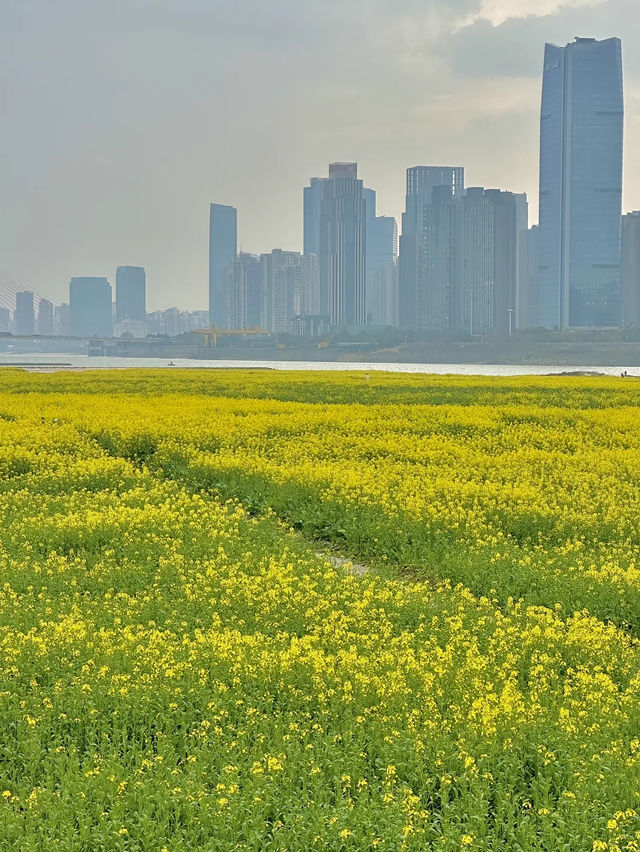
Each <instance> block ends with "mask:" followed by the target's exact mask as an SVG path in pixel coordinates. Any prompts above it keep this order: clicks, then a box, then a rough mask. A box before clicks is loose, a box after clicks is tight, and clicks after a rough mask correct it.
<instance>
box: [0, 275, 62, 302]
mask: <svg viewBox="0 0 640 852" xmlns="http://www.w3.org/2000/svg"><path fill="white" fill-rule="evenodd" d="M18 293H33V307H34V310H36V311H37V309H38V306H39V304H40V302H41V301H43V300H44V299H45V298H46V297H45V296H42V295H41V294H40V293H38V292H37V291H36V290H34V289H33V287H31V286H29V284H26V283H25V282H24V281H21V280H20V279H19V278H16V277H15V276H13V275H10V274H9V273H7V272H3V271H2V270H1V269H0V308H8V309H9V310H10V311H15V309H16V297H17V295H18ZM47 301H49V302H50V301H51V299H47Z"/></svg>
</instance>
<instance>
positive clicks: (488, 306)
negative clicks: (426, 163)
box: [450, 187, 518, 336]
mask: <svg viewBox="0 0 640 852" xmlns="http://www.w3.org/2000/svg"><path fill="white" fill-rule="evenodd" d="M454 204H455V224H454V274H453V287H452V311H451V326H450V327H452V328H456V329H459V330H462V331H465V332H466V333H468V334H471V335H472V336H475V335H485V334H487V333H488V332H498V333H500V334H502V335H504V336H506V335H507V334H509V333H510V332H511V331H512V330H513V329H515V327H516V321H515V313H516V308H515V306H516V286H517V276H518V202H517V200H516V197H515V195H514V193H512V192H501V191H500V190H497V189H483V188H482V187H474V188H470V189H467V190H466V191H465V192H464V194H463V195H461V196H460V197H458V198H457V199H456V200H455V202H454Z"/></svg>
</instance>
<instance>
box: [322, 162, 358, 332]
mask: <svg viewBox="0 0 640 852" xmlns="http://www.w3.org/2000/svg"><path fill="white" fill-rule="evenodd" d="M319 249H320V251H319V263H320V300H321V301H320V313H321V314H327V315H328V316H329V321H330V322H331V324H332V325H351V326H359V325H365V323H366V304H365V299H366V293H365V284H366V282H365V276H366V211H365V200H364V194H363V186H362V181H361V180H359V179H358V165H357V163H332V164H331V165H330V166H329V179H328V181H327V182H326V183H325V184H324V188H323V193H322V214H321V217H320V246H319Z"/></svg>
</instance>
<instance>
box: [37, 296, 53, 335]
mask: <svg viewBox="0 0 640 852" xmlns="http://www.w3.org/2000/svg"><path fill="white" fill-rule="evenodd" d="M53 330H54V323H53V302H50V301H49V299H40V304H39V305H38V334H46V335H52V334H53Z"/></svg>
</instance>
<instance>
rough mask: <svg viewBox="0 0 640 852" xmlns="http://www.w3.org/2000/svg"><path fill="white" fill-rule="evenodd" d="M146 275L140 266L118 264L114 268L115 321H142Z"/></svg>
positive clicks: (145, 307)
mask: <svg viewBox="0 0 640 852" xmlns="http://www.w3.org/2000/svg"><path fill="white" fill-rule="evenodd" d="M145 291H146V276H145V271H144V268H143V267H142V266H119V267H118V268H117V269H116V322H122V321H123V320H133V321H136V322H144V320H145V317H146V313H147V306H146V295H145Z"/></svg>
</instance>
